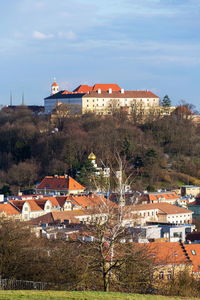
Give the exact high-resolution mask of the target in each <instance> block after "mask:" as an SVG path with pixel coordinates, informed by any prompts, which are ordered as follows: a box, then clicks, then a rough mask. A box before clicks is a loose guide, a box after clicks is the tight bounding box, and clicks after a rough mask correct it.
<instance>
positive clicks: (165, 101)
mask: <svg viewBox="0 0 200 300" xmlns="http://www.w3.org/2000/svg"><path fill="white" fill-rule="evenodd" d="M161 104H162V106H164V107H169V106H171V99H170V98H169V96H168V95H165V97H164V98H163V100H162V102H161Z"/></svg>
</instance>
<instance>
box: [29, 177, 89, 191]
mask: <svg viewBox="0 0 200 300" xmlns="http://www.w3.org/2000/svg"><path fill="white" fill-rule="evenodd" d="M84 190H85V187H84V186H82V185H81V184H80V183H78V182H77V181H76V180H75V179H73V178H72V177H70V176H68V175H65V176H58V175H55V176H46V177H45V178H44V179H43V180H42V181H41V182H40V183H39V184H38V185H37V186H36V189H35V191H36V194H43V195H48V194H53V195H69V194H80V193H83V192H84Z"/></svg>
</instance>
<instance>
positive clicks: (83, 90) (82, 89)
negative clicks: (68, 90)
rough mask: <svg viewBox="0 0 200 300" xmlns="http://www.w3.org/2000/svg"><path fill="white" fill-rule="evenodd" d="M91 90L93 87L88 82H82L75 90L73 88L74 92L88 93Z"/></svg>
mask: <svg viewBox="0 0 200 300" xmlns="http://www.w3.org/2000/svg"><path fill="white" fill-rule="evenodd" d="M89 91H92V87H91V86H89V85H87V84H81V85H79V86H78V87H77V88H76V89H75V90H73V92H77V93H87V92H89Z"/></svg>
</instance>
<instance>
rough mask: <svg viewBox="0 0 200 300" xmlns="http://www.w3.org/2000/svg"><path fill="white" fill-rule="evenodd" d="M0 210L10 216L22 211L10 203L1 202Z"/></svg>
mask: <svg viewBox="0 0 200 300" xmlns="http://www.w3.org/2000/svg"><path fill="white" fill-rule="evenodd" d="M0 212H1V213H5V214H6V215H8V216H14V215H19V214H20V212H19V211H18V210H17V209H16V208H15V207H14V206H13V205H12V204H10V203H2V204H0Z"/></svg>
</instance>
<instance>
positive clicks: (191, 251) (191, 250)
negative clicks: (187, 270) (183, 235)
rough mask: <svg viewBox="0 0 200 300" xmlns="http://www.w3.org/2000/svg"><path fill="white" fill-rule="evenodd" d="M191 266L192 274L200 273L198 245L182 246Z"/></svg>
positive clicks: (199, 247) (199, 245) (199, 246)
mask: <svg viewBox="0 0 200 300" xmlns="http://www.w3.org/2000/svg"><path fill="white" fill-rule="evenodd" d="M184 247H185V249H186V251H187V253H188V255H189V257H190V260H191V261H192V264H193V272H198V273H199V272H200V244H188V245H184Z"/></svg>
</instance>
